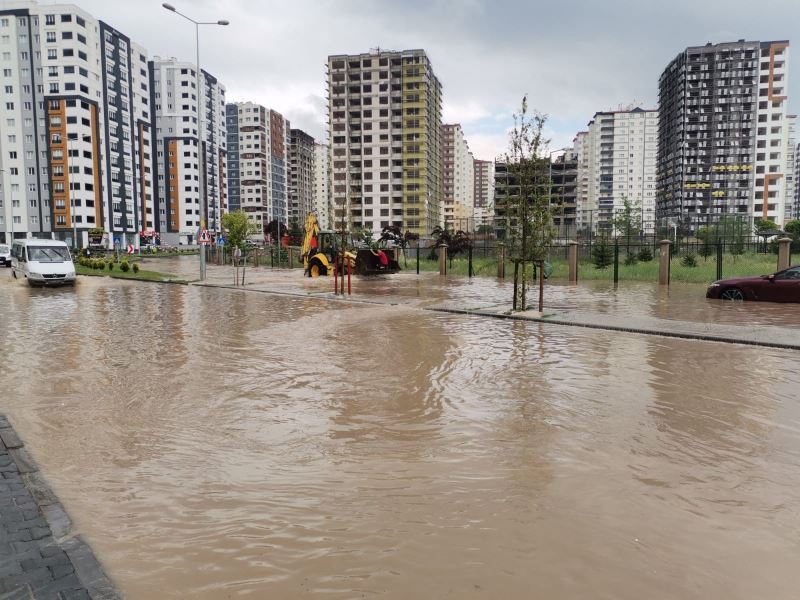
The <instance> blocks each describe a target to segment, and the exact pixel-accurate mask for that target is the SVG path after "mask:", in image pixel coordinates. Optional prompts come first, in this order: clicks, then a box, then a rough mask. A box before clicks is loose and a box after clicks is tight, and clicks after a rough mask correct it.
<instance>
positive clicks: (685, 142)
mask: <svg viewBox="0 0 800 600" xmlns="http://www.w3.org/2000/svg"><path fill="white" fill-rule="evenodd" d="M788 62H789V42H788V41H771V42H757V41H745V40H739V41H737V42H727V43H721V44H711V43H708V44H706V45H705V46H693V47H689V48H687V49H686V50H684V51H683V52H681V53H680V54H679V55H678V56H677V57H676V58H675V59H674V60H672V61H671V62H670V63H669V65H667V67H666V69H665V70H664V72H663V73H662V74H661V78H660V79H659V115H660V118H659V147H658V181H657V193H658V197H657V214H658V217H659V218H660V219H662V220H664V221H671V222H673V223H676V224H680V225H681V226H682V227H684V228H685V229H686V230H688V231H692V230H694V229H696V228H697V227H698V226H700V225H703V224H707V223H709V222H714V221H716V220H718V219H719V218H720V217H721V216H723V215H734V216H738V217H742V218H745V219H747V220H749V221H751V222H752V221H754V220H757V219H760V218H766V219H770V220H774V221H775V222H777V223H778V224H782V223H783V221H784V218H785V215H786V204H787V202H788V193H787V192H788V185H787V183H788V181H787V153H788V152H789V149H788V131H787V130H788V126H787V122H786V116H787V115H786V105H787V91H788Z"/></svg>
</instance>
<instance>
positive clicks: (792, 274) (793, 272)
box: [706, 265, 800, 302]
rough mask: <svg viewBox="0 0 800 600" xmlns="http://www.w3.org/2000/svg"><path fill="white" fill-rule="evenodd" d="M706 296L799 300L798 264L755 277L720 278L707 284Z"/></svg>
mask: <svg viewBox="0 0 800 600" xmlns="http://www.w3.org/2000/svg"><path fill="white" fill-rule="evenodd" d="M706 298H717V299H720V300H760V301H762V302H800V265H795V266H794V267H789V268H788V269H783V270H782V271H778V272H776V273H773V274H772V275H760V276H757V277H737V278H735V279H721V280H719V281H715V282H714V283H712V284H711V285H710V286H708V291H707V292H706Z"/></svg>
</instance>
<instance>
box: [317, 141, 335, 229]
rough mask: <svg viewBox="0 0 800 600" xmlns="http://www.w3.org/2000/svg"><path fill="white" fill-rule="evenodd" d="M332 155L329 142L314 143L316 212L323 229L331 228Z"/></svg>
mask: <svg viewBox="0 0 800 600" xmlns="http://www.w3.org/2000/svg"><path fill="white" fill-rule="evenodd" d="M330 171H331V156H330V147H329V146H328V145H327V144H320V143H315V144H314V213H315V214H316V215H317V223H319V226H320V227H321V228H322V229H331V228H332V227H333V223H331V194H330V190H331V188H330V183H329V180H330Z"/></svg>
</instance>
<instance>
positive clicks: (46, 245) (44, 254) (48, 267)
mask: <svg viewBox="0 0 800 600" xmlns="http://www.w3.org/2000/svg"><path fill="white" fill-rule="evenodd" d="M11 274H12V276H13V277H14V278H18V279H22V278H24V279H27V280H28V283H29V284H30V285H32V286H34V285H63V284H67V285H75V265H74V264H73V262H72V256H71V255H70V253H69V247H68V246H67V244H66V243H65V242H60V241H58V240H40V239H36V238H27V239H24V240H14V243H13V244H12V245H11Z"/></svg>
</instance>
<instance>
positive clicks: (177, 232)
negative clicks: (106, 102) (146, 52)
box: [148, 57, 227, 245]
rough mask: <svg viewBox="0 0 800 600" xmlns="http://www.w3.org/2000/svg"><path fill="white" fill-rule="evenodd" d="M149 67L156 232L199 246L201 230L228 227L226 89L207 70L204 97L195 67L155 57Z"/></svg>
mask: <svg viewBox="0 0 800 600" xmlns="http://www.w3.org/2000/svg"><path fill="white" fill-rule="evenodd" d="M148 66H149V69H148V70H149V77H150V91H151V104H152V107H153V114H154V130H155V146H156V148H155V157H156V160H155V161H154V163H153V166H154V169H153V170H154V172H155V180H156V187H155V191H156V193H155V207H156V214H157V218H156V221H155V225H156V230H157V231H158V232H159V233H160V236H161V239H162V240H163V241H165V242H166V243H168V244H172V245H178V244H193V243H196V242H197V235H198V232H199V230H200V228H201V227H205V228H207V229H208V230H209V231H210V232H212V233H215V232H218V231H221V229H222V213H223V211H224V210H225V209H226V201H227V200H226V187H227V184H226V176H227V174H226V156H227V134H226V113H225V88H224V86H222V84H221V83H220V82H219V81H218V80H217V79H216V77H214V76H213V75H211V74H209V73H207V72H205V71H202V70H201V73H200V82H201V83H200V85H201V90H200V93H198V91H197V73H196V70H195V65H194V64H193V63H188V62H183V61H179V60H177V59H175V58H160V57H155V58H154V59H153V60H152V61H150V62H149V65H148ZM198 98H199V101H198ZM201 169H202V170H203V181H202V182H201V178H200V175H201ZM201 184H202V190H201ZM201 202H202V203H203V204H204V205H205V212H206V222H205V223H202V222H201Z"/></svg>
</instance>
